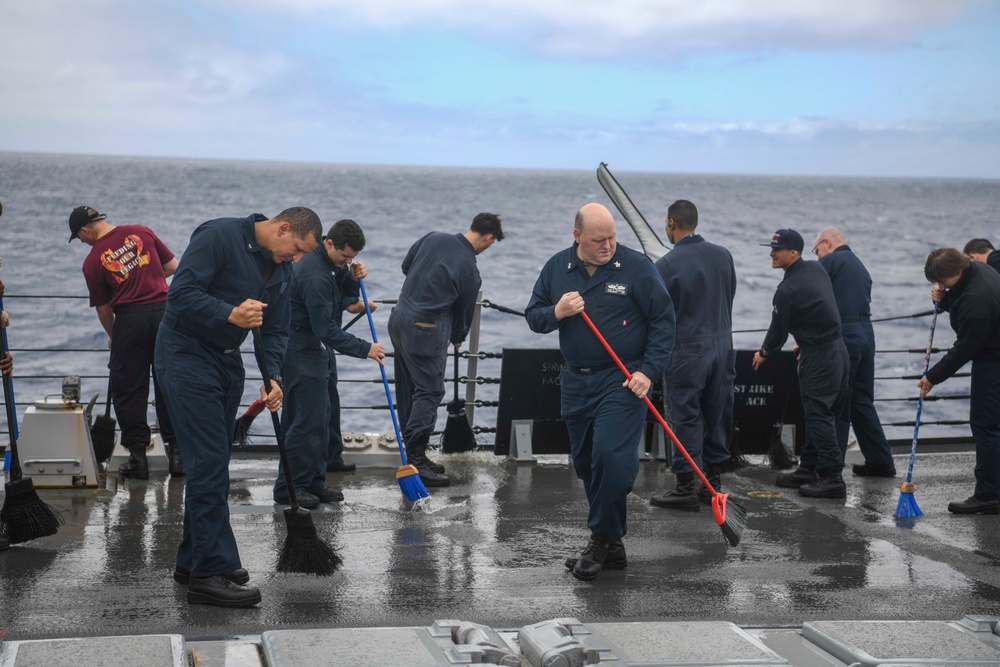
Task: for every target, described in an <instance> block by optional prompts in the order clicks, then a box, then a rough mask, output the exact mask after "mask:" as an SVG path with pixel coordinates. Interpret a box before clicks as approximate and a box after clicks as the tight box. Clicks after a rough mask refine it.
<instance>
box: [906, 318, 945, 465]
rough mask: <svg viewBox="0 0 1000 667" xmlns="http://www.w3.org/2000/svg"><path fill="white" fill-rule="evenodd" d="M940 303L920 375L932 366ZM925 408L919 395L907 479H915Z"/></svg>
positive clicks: (932, 322) (932, 323) (932, 320)
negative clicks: (932, 347) (918, 445)
mask: <svg viewBox="0 0 1000 667" xmlns="http://www.w3.org/2000/svg"><path fill="white" fill-rule="evenodd" d="M937 316H938V305H937V304H936V303H935V304H934V317H932V318H931V335H930V338H928V339H927V351H926V352H925V353H924V372H923V374H922V375H921V376H920V377H922V378H925V377H927V371H928V369H929V368H930V366H931V346H932V345H934V328H935V327H936V326H937ZM923 410H924V397H923V395H921V396H918V397H917V418H916V419H915V420H914V422H913V443H912V444H911V445H910V467H909V469H908V470H907V471H906V481H907V482H912V481H913V459H915V458H916V456H917V433H919V432H920V413H921V412H923Z"/></svg>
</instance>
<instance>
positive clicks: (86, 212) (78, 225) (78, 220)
mask: <svg viewBox="0 0 1000 667" xmlns="http://www.w3.org/2000/svg"><path fill="white" fill-rule="evenodd" d="M107 217H108V216H106V215H104V214H103V213H98V212H97V211H95V210H94V209H92V208H90V207H89V206H77V207H76V208H74V209H73V212H72V213H70V214H69V240H70V243H72V242H73V239H75V238H76V235H77V234H79V233H80V230H81V229H83V228H84V227H86V226H87V225H89V224H90V223H92V222H97V221H98V220H104V219H105V218H107Z"/></svg>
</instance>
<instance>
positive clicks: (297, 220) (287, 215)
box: [273, 206, 323, 243]
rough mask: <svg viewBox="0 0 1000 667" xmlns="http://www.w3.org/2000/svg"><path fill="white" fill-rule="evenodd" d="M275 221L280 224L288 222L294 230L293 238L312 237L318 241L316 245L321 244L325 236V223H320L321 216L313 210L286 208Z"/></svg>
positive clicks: (301, 207)
mask: <svg viewBox="0 0 1000 667" xmlns="http://www.w3.org/2000/svg"><path fill="white" fill-rule="evenodd" d="M273 219H274V220H276V221H278V222H287V223H288V226H289V227H291V228H292V236H297V237H298V238H300V239H305V238H309V237H310V236H311V237H313V238H314V239H315V240H316V243H319V242H320V239H321V237H322V236H323V223H322V222H320V221H319V216H318V215H316V212H315V211H313V210H312V209H311V208H306V207H305V206H293V207H292V208H286V209H285V210H284V211H282V212H281V213H279V214H278V215H276V216H274V218H273Z"/></svg>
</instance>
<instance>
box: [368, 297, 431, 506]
mask: <svg viewBox="0 0 1000 667" xmlns="http://www.w3.org/2000/svg"><path fill="white" fill-rule="evenodd" d="M358 283H359V284H360V285H361V300H362V301H364V302H365V313H367V314H368V327H369V328H370V329H371V331H372V342H373V343H375V344H378V334H377V333H375V320H373V319H372V311H371V308H370V307H369V306H368V293H367V292H366V291H365V279H364V278H360V279H359V280H358ZM378 368H379V370H380V371H381V372H382V386H383V387H385V400H386V401H388V402H389V414H390V415H392V427H393V428H394V429H395V430H396V444H397V445H398V446H399V458H401V459H402V461H403V465H402V466H400V467H399V470H397V471H396V481H397V482H399V490H400V491H402V492H403V495H404V496H406V499H407V500H409V501H410V502H414V503H415V502H417V501H418V500H420V499H421V498H427V497H428V496H430V494H429V493H427V489H426V487H424V483H423V482H422V481H420V473H419V472H418V471H417V469H416V467H415V466H411V465H408V464H407V463H406V448H405V447H403V436H401V435H400V433H399V421H397V419H396V408H395V406H393V404H392V392H390V391H389V379H388V378H387V377H386V376H385V366H383V365H382V364H379V365H378Z"/></svg>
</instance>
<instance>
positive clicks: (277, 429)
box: [253, 327, 299, 512]
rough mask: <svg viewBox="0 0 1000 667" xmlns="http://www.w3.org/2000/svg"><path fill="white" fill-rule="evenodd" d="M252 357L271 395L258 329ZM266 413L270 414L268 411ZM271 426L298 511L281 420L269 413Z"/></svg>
mask: <svg viewBox="0 0 1000 667" xmlns="http://www.w3.org/2000/svg"><path fill="white" fill-rule="evenodd" d="M253 356H255V357H256V358H257V367H258V368H259V369H260V374H261V375H263V376H264V390H265V391H266V392H267V393H268V394H270V393H271V374H270V373H268V372H267V359H265V358H264V341H263V339H262V336H261V333H260V327H254V328H253ZM268 412H271V411H270V410H268ZM271 424H272V425H273V426H274V437H275V439H276V440H277V441H278V457H279V458H280V459H281V467H282V469H283V470H284V473H285V486H287V487H288V500H289V501H290V504H291V506H292V509H293V510H294V511H296V512H297V511H298V510H299V502H298V499H297V498H296V497H295V480H293V479H292V470H291V468H289V467H288V454H286V453H285V432H284V431H283V430H282V429H281V420H280V419H279V418H278V413H277V412H271Z"/></svg>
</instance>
